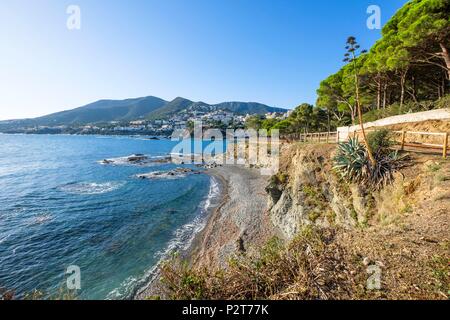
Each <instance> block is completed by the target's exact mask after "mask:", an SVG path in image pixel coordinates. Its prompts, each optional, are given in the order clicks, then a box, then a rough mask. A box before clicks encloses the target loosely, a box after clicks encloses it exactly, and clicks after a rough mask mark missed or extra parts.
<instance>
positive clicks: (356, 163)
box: [334, 138, 408, 189]
mask: <svg viewBox="0 0 450 320" xmlns="http://www.w3.org/2000/svg"><path fill="white" fill-rule="evenodd" d="M375 158H376V160H377V161H376V164H375V165H372V164H371V162H370V160H369V156H368V153H367V150H366V148H365V146H364V145H363V144H361V143H360V142H359V141H358V138H350V139H349V140H348V141H346V142H342V143H339V145H338V150H337V154H336V156H335V157H334V169H335V170H336V171H337V172H339V173H340V175H341V177H342V178H343V179H345V180H346V181H349V182H354V183H358V184H360V185H364V186H366V187H367V188H371V189H381V188H382V187H383V186H385V185H387V184H389V183H391V182H392V181H393V179H394V172H395V171H397V170H399V169H400V168H402V167H404V166H405V165H406V164H407V160H408V156H407V155H399V153H398V152H397V151H390V152H386V150H379V152H377V153H376V154H375Z"/></svg>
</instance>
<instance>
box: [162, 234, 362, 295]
mask: <svg viewBox="0 0 450 320" xmlns="http://www.w3.org/2000/svg"><path fill="white" fill-rule="evenodd" d="M353 267H355V266H354V265H353V264H352V262H351V259H350V255H349V254H348V253H347V252H346V251H344V249H343V248H342V247H340V246H339V245H338V244H337V243H336V241H335V232H334V230H331V229H314V228H313V227H306V228H305V229H304V230H303V231H302V232H301V233H300V234H299V235H298V236H297V237H296V238H295V239H294V240H292V241H291V242H290V243H289V244H287V245H285V244H283V242H282V241H281V240H279V239H277V238H274V239H272V240H270V241H269V242H268V243H267V244H266V245H265V246H264V247H263V248H262V249H261V250H260V252H259V254H257V255H256V256H246V255H242V256H238V257H235V258H233V259H231V260H230V261H229V265H228V267H227V268H225V269H219V270H217V271H215V272H213V271H211V270H210V269H206V268H205V269H194V268H190V267H187V264H186V263H184V262H182V261H180V260H178V259H175V260H171V261H167V262H166V263H164V265H163V267H162V269H161V277H162V278H161V288H160V291H161V292H162V293H163V295H164V296H165V297H166V298H169V299H208V300H216V299H221V300H230V299H231V300H241V299H242V300H261V299H299V300H300V299H302V300H304V299H315V300H316V299H330V298H333V299H349V298H351V297H352V295H355V292H356V291H357V290H356V284H355V282H354V279H353V277H352V276H351V274H352V270H351V268H353ZM357 267H359V266H357ZM353 273H354V272H353Z"/></svg>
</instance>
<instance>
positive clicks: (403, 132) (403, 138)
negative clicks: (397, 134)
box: [401, 131, 406, 151]
mask: <svg viewBox="0 0 450 320" xmlns="http://www.w3.org/2000/svg"><path fill="white" fill-rule="evenodd" d="M405 136H406V132H405V131H402V148H401V150H402V151H403V150H404V149H405Z"/></svg>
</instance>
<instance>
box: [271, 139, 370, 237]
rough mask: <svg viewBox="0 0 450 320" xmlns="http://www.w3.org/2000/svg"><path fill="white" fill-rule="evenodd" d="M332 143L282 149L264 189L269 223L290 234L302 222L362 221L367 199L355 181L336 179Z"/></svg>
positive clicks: (343, 223)
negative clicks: (349, 183)
mask: <svg viewBox="0 0 450 320" xmlns="http://www.w3.org/2000/svg"><path fill="white" fill-rule="evenodd" d="M334 149H335V146H329V145H314V146H305V145H291V146H289V147H287V148H285V149H284V150H282V154H281V160H280V171H279V173H278V174H277V175H275V176H273V177H272V179H271V181H270V184H269V185H268V186H267V188H266V191H267V193H268V195H269V200H268V202H269V203H268V205H269V208H270V217H271V220H272V223H273V224H274V225H275V226H276V227H278V229H279V230H280V232H281V233H282V235H283V236H284V237H285V238H287V239H291V238H293V237H294V236H295V235H296V234H297V233H298V232H299V231H300V229H301V228H302V227H303V226H304V225H308V224H316V225H320V226H330V225H339V226H342V227H345V228H353V227H355V226H357V225H358V224H364V223H365V222H366V220H367V217H368V212H369V206H370V201H369V200H368V199H369V198H368V197H367V196H366V194H365V192H364V190H363V189H362V188H361V187H359V186H357V185H348V184H346V183H344V182H342V181H340V179H339V177H338V176H337V175H336V174H335V173H334V171H333V169H332V163H331V159H332V153H333V151H334Z"/></svg>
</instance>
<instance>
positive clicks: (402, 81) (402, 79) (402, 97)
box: [400, 70, 408, 110]
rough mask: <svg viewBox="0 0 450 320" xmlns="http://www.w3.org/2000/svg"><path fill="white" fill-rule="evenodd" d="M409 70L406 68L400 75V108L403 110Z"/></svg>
mask: <svg viewBox="0 0 450 320" xmlns="http://www.w3.org/2000/svg"><path fill="white" fill-rule="evenodd" d="M407 72H408V70H406V71H405V72H404V73H403V74H402V75H401V76H400V88H401V91H400V110H402V107H403V103H404V101H405V82H406V73H407Z"/></svg>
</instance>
